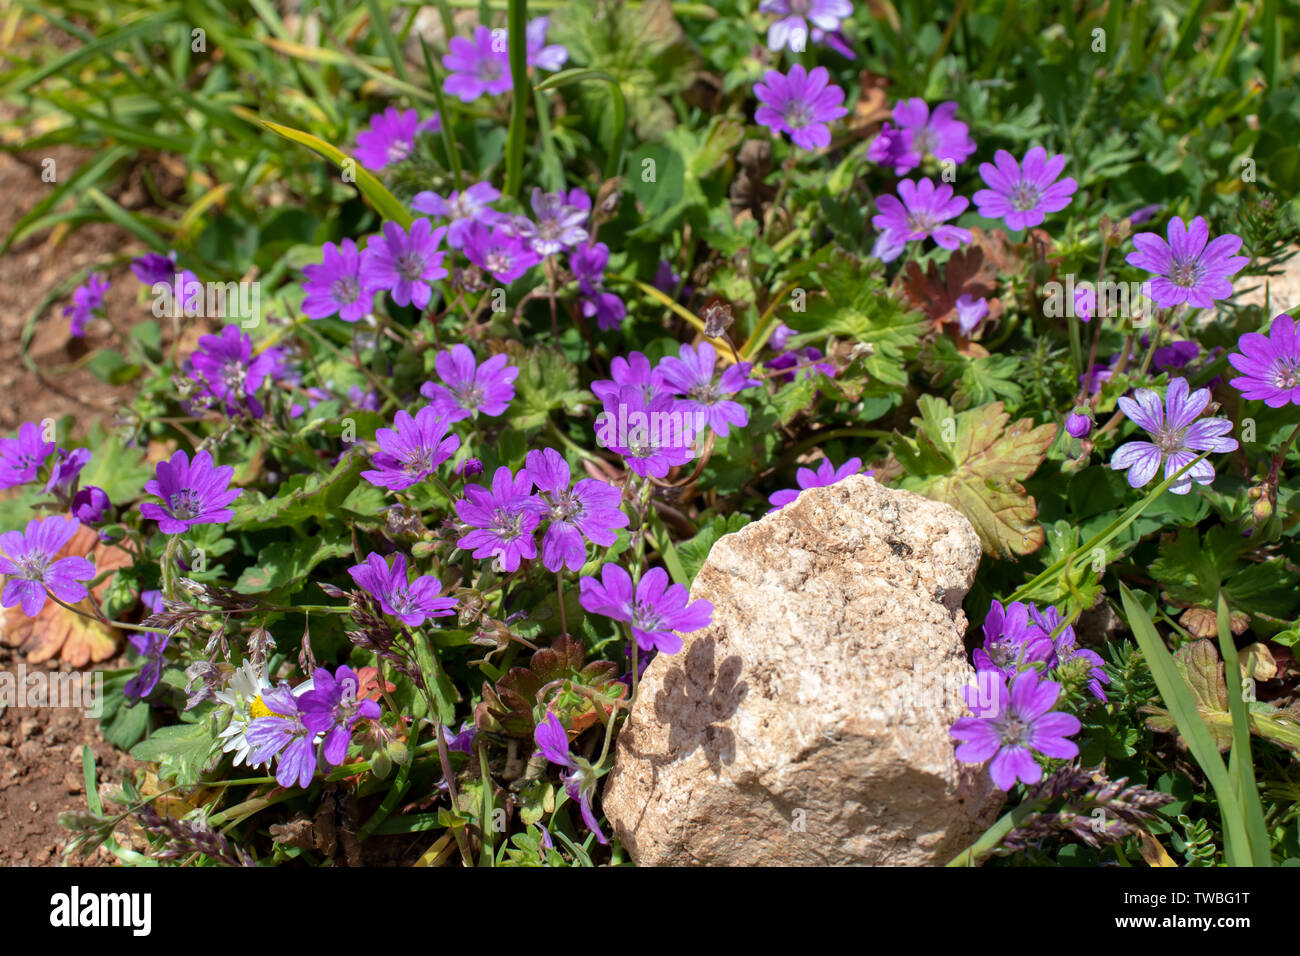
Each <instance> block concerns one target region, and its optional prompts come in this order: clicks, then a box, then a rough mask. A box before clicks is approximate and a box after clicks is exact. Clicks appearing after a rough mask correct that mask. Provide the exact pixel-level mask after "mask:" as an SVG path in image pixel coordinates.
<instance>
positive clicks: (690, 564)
mask: <svg viewBox="0 0 1300 956" xmlns="http://www.w3.org/2000/svg"><path fill="white" fill-rule="evenodd" d="M747 524H749V516H748V515H743V514H730V515H727V516H725V517H723V516H722V515H717V516H716V517H713V518H710V519H709V522H708V524H705V525H704V526H703V527H701V528H700V530H699V531H698V532H696V534H695V537H693V538H691V539H690V540H689V541H683V542H682V543H681V544H679V545H678V546H677V555H678V557H679V558H680V559H681V562H682V570H683V571H685V572H686V576H687V580H686V582H685V584H686V586H687V587H690V586H691V584H692V583H693V582H694V581H695V576H696V575H697V574H699V573H700V568H702V567H704V562H705V561H706V560H707V559H708V557H709V552H710V551H712V550H713V546H714V545H715V544H717V543H718V539H719V538H721V537H722V536H723V535H725V534H731V533H732V532H733V531H739V530H740V529H741V528H743V527H745V525H747Z"/></svg>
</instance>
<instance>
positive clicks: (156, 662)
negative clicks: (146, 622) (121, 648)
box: [122, 631, 168, 702]
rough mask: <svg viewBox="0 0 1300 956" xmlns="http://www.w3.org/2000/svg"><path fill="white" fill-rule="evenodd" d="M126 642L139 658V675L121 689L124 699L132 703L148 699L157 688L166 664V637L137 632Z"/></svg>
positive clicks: (165, 635) (155, 633)
mask: <svg viewBox="0 0 1300 956" xmlns="http://www.w3.org/2000/svg"><path fill="white" fill-rule="evenodd" d="M127 641H129V642H130V644H131V646H132V647H133V648H135V652H136V653H137V654H139V655H140V657H141V662H140V671H139V673H137V674H136V675H135V676H134V677H132V678H131V679H130V680H129V681H127V682H126V686H125V687H123V688H122V693H123V695H124V696H125V697H126V699H127V700H129V701H133V702H134V701H140V700H143V699H144V698H146V697H148V696H149V695H150V694H152V693H153V689H154V688H155V687H157V686H158V681H159V680H160V679H161V678H162V672H163V667H164V666H165V665H166V663H167V660H166V657H165V654H166V651H167V641H168V635H167V634H160V633H158V632H157V631H143V632H139V631H137V632H135V633H133V634H131V635H129V636H128V637H127Z"/></svg>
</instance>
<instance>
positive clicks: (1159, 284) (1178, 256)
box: [1124, 216, 1250, 309]
mask: <svg viewBox="0 0 1300 956" xmlns="http://www.w3.org/2000/svg"><path fill="white" fill-rule="evenodd" d="M1168 236H1169V241H1168V242H1165V240H1164V239H1161V238H1160V236H1159V235H1158V234H1157V233H1154V232H1139V233H1138V234H1137V235H1136V236H1134V237H1133V245H1134V246H1136V247H1137V251H1135V252H1130V253H1129V254H1128V256H1127V257H1125V259H1124V261H1125V262H1127V263H1128V264H1129V265H1131V266H1137V267H1138V268H1139V269H1145V270H1146V271H1147V272H1150V273H1152V274H1154V275H1155V276H1156V278H1155V279H1153V280H1152V281H1151V298H1153V299H1155V302H1156V305H1157V306H1159V307H1160V308H1162V309H1166V308H1170V307H1172V306H1175V305H1182V304H1183V303H1184V302H1185V303H1187V305H1188V306H1190V307H1191V308H1193V309H1208V308H1209V307H1210V306H1212V305H1213V304H1214V303H1215V301H1216V300H1218V299H1226V298H1228V296H1230V295H1232V282H1231V281H1230V280H1229V278H1228V277H1229V276H1231V275H1232V274H1233V273H1234V272H1236V271H1237V270H1239V269H1240V268H1241V267H1242V266H1244V265H1246V263H1248V262H1250V257H1249V256H1237V255H1233V253H1235V252H1236V251H1237V250H1238V249H1240V248H1241V237H1240V236H1236V235H1233V234H1232V233H1226V234H1224V235H1222V236H1218V237H1217V238H1215V239H1213V240H1210V227H1209V226H1208V225H1206V222H1205V219H1204V218H1203V217H1201V216H1197V217H1196V218H1195V219H1193V220H1192V221H1191V222H1190V223H1188V224H1186V225H1184V224H1183V221H1182V220H1181V219H1180V218H1178V217H1177V216H1175V217H1174V218H1173V219H1171V220H1169V229H1168ZM1207 240H1210V241H1208V243H1207Z"/></svg>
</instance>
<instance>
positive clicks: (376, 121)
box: [356, 106, 442, 172]
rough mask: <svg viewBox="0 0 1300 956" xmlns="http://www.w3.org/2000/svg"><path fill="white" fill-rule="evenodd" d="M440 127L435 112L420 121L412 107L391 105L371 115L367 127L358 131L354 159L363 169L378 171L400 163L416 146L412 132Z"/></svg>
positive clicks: (432, 130)
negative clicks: (430, 116) (402, 110)
mask: <svg viewBox="0 0 1300 956" xmlns="http://www.w3.org/2000/svg"><path fill="white" fill-rule="evenodd" d="M441 129H442V122H441V119H440V118H439V116H438V114H437V113H434V114H433V118H432V119H429V120H426V121H425V122H424V123H421V122H420V114H419V113H417V112H416V111H415V110H406V111H405V112H398V110H397V108H396V107H393V106H390V107H388V109H386V110H384V111H383V112H382V113H376V114H375V115H373V116H372V117H370V128H369V129H367V130H365V131H364V132H361V133H358V134H357V149H356V156H357V159H359V160H360V161H361V165H362V166H364V167H366V169H370V170H374V171H376V172H377V171H379V170H381V169H383V168H384V167H385V166H387V165H389V164H390V163H400V162H402V161H403V160H404V159H407V158H408V157H409V156H410V155H411V151H412V150H413V149H415V134H416V133H422V132H425V131H426V130H427V131H429V132H433V133H436V132H438V131H439V130H441Z"/></svg>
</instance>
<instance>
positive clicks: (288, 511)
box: [226, 450, 367, 529]
mask: <svg viewBox="0 0 1300 956" xmlns="http://www.w3.org/2000/svg"><path fill="white" fill-rule="evenodd" d="M366 462H367V458H366V455H365V453H364V452H363V451H360V450H353V451H350V452H348V453H347V454H345V455H344V456H343V457H342V458H341V459H339V461H338V463H337V464H336V465H335V466H334V468H333V470H332V471H330V472H329V474H327V475H321V474H318V473H313V474H309V475H294V476H293V477H292V478H290V479H289V480H288V481H286V482H285V483H284V484H283V485H282V486H281V488H280V493H279V494H277V495H276V496H275V497H274V498H267V497H266V496H265V495H263V494H261V493H260V492H245V493H244V494H243V495H241V496H240V497H239V498H238V499H237V500H236V502H235V506H234V512H235V516H234V517H233V518H232V519H230V521H228V522H227V523H226V527H227V528H231V529H238V528H245V527H249V526H255V527H257V528H258V529H261V528H282V527H287V526H296V525H301V524H302V523H303V522H304V521H306V520H307V519H309V518H317V519H322V520H323V519H325V518H327V517H328V516H329V515H331V514H332V513H333V512H334V511H336V510H337V509H338V508H339V507H340V506H341V505H342V504H343V502H344V501H346V500H347V499H348V496H349V495H350V494H351V493H352V490H353V489H354V488H356V486H357V483H358V481H359V480H360V475H361V472H362V470H363V469H364V468H365V466H366Z"/></svg>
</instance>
